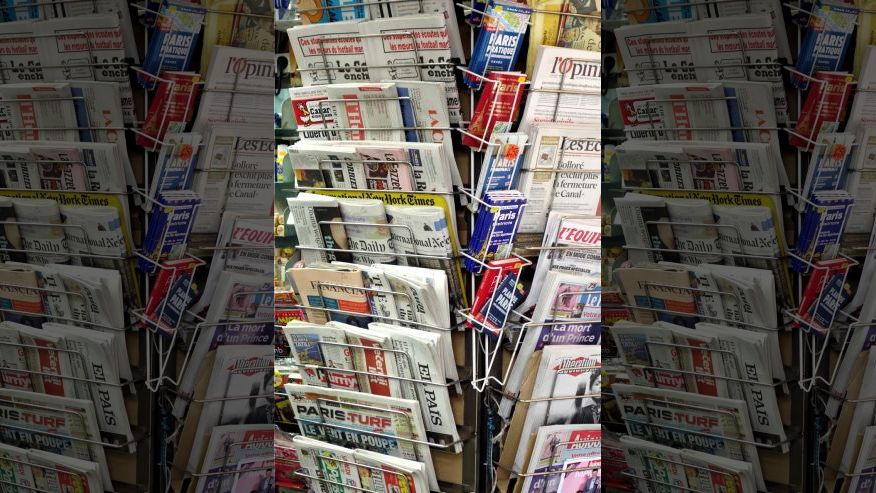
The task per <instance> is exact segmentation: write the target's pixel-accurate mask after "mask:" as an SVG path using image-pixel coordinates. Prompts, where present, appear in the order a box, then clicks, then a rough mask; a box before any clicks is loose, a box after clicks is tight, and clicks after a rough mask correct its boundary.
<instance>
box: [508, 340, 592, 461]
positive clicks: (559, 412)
mask: <svg viewBox="0 0 876 493" xmlns="http://www.w3.org/2000/svg"><path fill="white" fill-rule="evenodd" d="M600 360H601V348H600V347H599V346H546V347H544V348H542V355H541V363H540V364H539V369H538V374H537V375H536V377H535V378H536V385H535V388H534V390H533V392H532V396H531V397H530V398H529V399H531V400H532V401H534V402H530V403H529V405H528V406H527V408H525V411H526V418H525V421H524V423H523V427H522V429H521V430H520V436H521V437H523V438H524V439H525V438H526V437H529V435H530V434H532V433H535V432H536V431H537V429H538V428H540V427H542V426H553V425H582V424H598V423H599V416H600V397H599V392H600V391H601V383H600V371H601V364H600ZM550 398H552V399H553V400H546V401H540V399H550ZM526 459H527V450H526V447H521V448H520V449H518V450H517V457H516V459H515V461H514V470H517V471H520V470H523V468H524V465H525V462H526Z"/></svg>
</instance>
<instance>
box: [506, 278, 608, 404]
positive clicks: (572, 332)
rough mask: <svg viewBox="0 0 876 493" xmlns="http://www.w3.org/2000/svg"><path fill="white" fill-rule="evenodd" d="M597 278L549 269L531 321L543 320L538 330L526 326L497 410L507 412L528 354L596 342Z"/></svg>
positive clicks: (597, 323) (598, 340)
mask: <svg viewBox="0 0 876 493" xmlns="http://www.w3.org/2000/svg"><path fill="white" fill-rule="evenodd" d="M600 286H601V278H600V276H599V275H598V274H596V273H594V274H589V275H586V276H580V275H575V274H571V273H568V272H559V271H551V272H549V273H548V275H547V276H546V278H545V286H544V288H543V291H542V295H541V297H540V299H539V301H538V303H537V304H536V309H535V312H534V313H533V314H532V321H533V323H535V324H542V323H543V322H547V323H546V324H543V325H542V326H541V328H540V330H529V331H527V332H526V335H525V336H524V339H523V342H522V343H521V346H520V349H519V351H518V355H517V362H516V363H515V365H514V366H513V367H512V368H511V369H510V373H509V375H508V379H507V381H506V383H505V388H504V391H505V394H507V397H504V398H503V399H502V403H501V405H500V408H499V414H500V415H502V416H505V417H507V416H510V413H511V407H512V406H513V404H514V397H517V395H518V393H519V391H520V385H521V383H522V381H523V377H524V373H525V371H526V362H527V361H528V359H529V358H530V356H531V355H532V354H533V353H535V352H536V351H538V350H540V349H541V348H542V347H544V346H548V345H568V344H583V345H592V344H600V341H601V336H602V334H601V325H600V322H599V321H600V320H601V316H600V315H601V313H600V308H599V307H600V299H601V295H600Z"/></svg>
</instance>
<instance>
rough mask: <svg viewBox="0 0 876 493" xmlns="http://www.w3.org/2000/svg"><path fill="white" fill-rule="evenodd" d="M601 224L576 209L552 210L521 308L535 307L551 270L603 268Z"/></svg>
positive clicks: (568, 270) (573, 270) (578, 270)
mask: <svg viewBox="0 0 876 493" xmlns="http://www.w3.org/2000/svg"><path fill="white" fill-rule="evenodd" d="M601 226H602V225H601V220H600V218H598V217H589V216H587V215H583V214H578V213H575V212H563V211H551V212H550V214H549V215H548V218H547V225H546V226H545V232H544V237H543V239H542V244H541V250H540V252H539V254H538V261H537V262H536V263H535V272H534V273H533V275H532V285H531V286H530V288H529V293H528V295H527V297H526V300H525V301H524V302H523V303H522V304H521V305H520V307H518V311H520V312H522V313H526V312H527V311H529V309H530V308H532V307H534V306H535V303H536V301H537V300H538V298H539V296H540V295H541V290H542V287H543V285H544V283H543V281H544V278H545V276H546V275H547V273H548V271H550V270H559V271H566V272H577V273H581V274H590V273H595V272H598V271H599V270H600V258H599V257H600V253H599V252H598V251H597V249H598V248H599V245H600V244H601V240H602V229H601ZM474 308H475V306H474V305H473V306H472V309H473V310H474Z"/></svg>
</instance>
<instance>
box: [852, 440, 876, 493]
mask: <svg viewBox="0 0 876 493" xmlns="http://www.w3.org/2000/svg"><path fill="white" fill-rule="evenodd" d="M851 473H852V475H851V482H850V484H849V489H848V491H853V492H855V493H864V492H865V491H868V490H870V489H872V487H873V480H874V479H873V478H874V475H876V426H868V427H867V428H865V430H864V435H863V437H862V438H861V448H860V450H859V451H858V461H857V462H856V463H855V467H854V469H852V471H851Z"/></svg>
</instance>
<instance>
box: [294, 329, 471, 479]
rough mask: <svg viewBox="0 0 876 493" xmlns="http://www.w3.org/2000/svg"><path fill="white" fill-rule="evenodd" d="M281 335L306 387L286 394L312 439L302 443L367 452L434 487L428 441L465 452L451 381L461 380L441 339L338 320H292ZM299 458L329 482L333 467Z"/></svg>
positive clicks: (420, 332)
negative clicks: (310, 321) (317, 321)
mask: <svg viewBox="0 0 876 493" xmlns="http://www.w3.org/2000/svg"><path fill="white" fill-rule="evenodd" d="M283 332H284V334H285V336H286V339H287V341H288V343H289V347H290V351H291V356H292V360H293V362H294V363H295V365H296V366H297V367H298V369H299V372H300V376H301V379H302V382H303V383H302V384H287V385H286V386H285V391H286V393H287V394H288V396H289V400H290V403H291V407H292V411H293V413H294V419H295V420H296V421H297V423H298V425H299V428H300V430H301V431H302V433H303V435H304V436H305V437H308V438H309V439H312V440H308V441H306V442H304V443H307V444H312V445H314V446H327V447H329V448H331V447H332V446H346V447H350V448H354V449H364V450H363V452H364V451H370V452H371V453H373V454H374V455H373V457H372V459H373V460H384V461H385V462H386V463H387V464H391V465H393V466H396V467H407V468H411V467H414V471H409V472H410V473H414V472H417V473H418V474H414V477H415V479H418V480H420V481H423V485H426V484H429V485H431V486H423V487H424V488H430V487H431V488H432V489H435V485H436V484H437V477H438V475H437V473H436V471H435V468H434V466H433V463H432V456H431V451H430V447H429V446H426V445H424V443H425V442H429V443H434V444H436V445H438V446H440V447H441V448H442V449H447V450H448V451H450V452H452V453H458V452H460V451H461V450H462V445H461V441H460V434H459V432H458V430H457V427H456V422H455V418H454V414H453V410H452V408H451V400H450V399H451V398H450V394H449V389H450V387H451V386H452V385H453V383H448V379H450V380H456V379H457V378H458V377H457V370H456V367H455V362H454V361H453V360H452V354H451V355H450V356H451V360H450V361H448V358H447V353H446V351H447V349H448V348H446V347H445V345H443V344H442V340H441V335H440V334H436V333H432V332H428V331H424V330H411V329H410V328H406V327H401V326H396V325H390V324H385V323H380V322H372V323H370V324H368V326H367V330H366V329H363V328H360V327H356V326H354V325H348V324H345V323H341V322H336V321H331V322H328V323H326V324H324V325H319V324H314V323H309V322H295V321H293V322H290V323H289V324H287V325H286V326H285V327H283ZM325 442H327V443H325ZM329 444H333V445H329ZM351 452H352V451H351ZM299 454H301V455H302V457H301V459H302V467H305V468H307V469H308V472H309V473H310V474H312V475H314V476H316V477H318V478H325V479H331V478H330V477H329V476H327V475H326V473H328V472H329V471H330V470H332V469H334V468H335V465H334V464H331V463H320V461H317V463H315V464H305V460H304V459H305V456H304V454H306V450H305V449H301V448H299ZM399 459H401V462H399V463H398V464H394V463H393V461H396V460H399ZM411 461H413V462H411ZM365 464H368V462H366V463H365ZM354 470H355V469H354ZM314 483H316V482H314ZM418 487H419V486H418Z"/></svg>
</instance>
